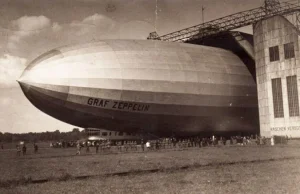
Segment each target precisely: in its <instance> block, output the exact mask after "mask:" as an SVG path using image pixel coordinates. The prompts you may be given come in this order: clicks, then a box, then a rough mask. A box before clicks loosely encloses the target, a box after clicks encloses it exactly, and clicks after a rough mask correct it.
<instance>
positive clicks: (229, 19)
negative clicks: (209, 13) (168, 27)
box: [148, 2, 300, 42]
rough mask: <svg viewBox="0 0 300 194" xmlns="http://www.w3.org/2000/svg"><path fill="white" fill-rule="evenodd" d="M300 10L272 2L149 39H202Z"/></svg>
mask: <svg viewBox="0 0 300 194" xmlns="http://www.w3.org/2000/svg"><path fill="white" fill-rule="evenodd" d="M299 10H300V6H299V5H297V4H292V3H286V2H285V3H280V5H278V4H276V3H275V4H271V5H270V6H269V7H267V8H266V6H265V7H259V8H255V9H251V10H247V11H243V12H239V13H236V14H232V15H229V16H225V17H222V18H219V19H216V20H212V21H209V22H205V23H202V24H199V25H196V26H192V27H189V28H186V29H182V30H179V31H176V32H173V33H169V34H166V35H163V36H156V37H155V36H149V37H148V39H153V40H163V41H171V42H185V41H191V40H194V39H200V40H201V39H203V38H206V37H210V36H214V35H217V34H219V33H222V32H226V31H229V30H233V29H236V28H240V27H244V26H247V25H251V24H254V23H256V22H258V21H260V20H262V19H266V18H269V17H272V16H275V15H289V14H292V13H295V12H299Z"/></svg>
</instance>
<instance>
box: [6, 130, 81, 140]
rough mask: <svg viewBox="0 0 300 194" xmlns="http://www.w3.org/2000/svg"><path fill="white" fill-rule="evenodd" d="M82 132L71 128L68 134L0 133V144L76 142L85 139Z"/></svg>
mask: <svg viewBox="0 0 300 194" xmlns="http://www.w3.org/2000/svg"><path fill="white" fill-rule="evenodd" d="M85 137H86V135H85V132H84V130H82V131H80V130H79V129H78V128H73V130H72V131H69V132H60V131H59V130H56V131H53V132H49V131H47V132H40V133H32V132H30V133H22V134H15V133H1V132H0V142H18V141H25V142H39V141H61V140H64V141H76V140H79V139H82V138H85Z"/></svg>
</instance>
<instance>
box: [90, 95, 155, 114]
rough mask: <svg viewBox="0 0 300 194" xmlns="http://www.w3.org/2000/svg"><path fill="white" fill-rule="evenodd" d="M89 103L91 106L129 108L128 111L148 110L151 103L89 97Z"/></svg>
mask: <svg viewBox="0 0 300 194" xmlns="http://www.w3.org/2000/svg"><path fill="white" fill-rule="evenodd" d="M87 104H88V105H89V106H96V107H101V108H110V109H118V110H128V111H136V112H147V111H149V109H150V105H147V104H142V103H133V102H121V101H115V100H103V99H99V98H88V100H87Z"/></svg>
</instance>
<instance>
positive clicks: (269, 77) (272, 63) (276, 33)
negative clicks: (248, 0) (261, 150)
mask: <svg viewBox="0 0 300 194" xmlns="http://www.w3.org/2000/svg"><path fill="white" fill-rule="evenodd" d="M253 30H254V32H253V34H254V51H255V63H256V80H257V91H258V104H259V119H260V132H261V136H265V137H270V136H272V135H284V136H286V135H287V136H289V137H300V116H299V101H300V97H299V92H300V61H299V59H300V53H299V42H300V41H299V40H300V37H299V34H300V33H299V30H298V29H297V28H296V27H295V26H294V25H293V24H292V23H290V22H289V21H288V20H287V19H286V18H284V17H282V16H274V17H272V18H268V19H265V20H262V21H260V22H258V23H256V24H255V25H254V26H253Z"/></svg>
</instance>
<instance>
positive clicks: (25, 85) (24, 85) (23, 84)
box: [17, 79, 30, 96]
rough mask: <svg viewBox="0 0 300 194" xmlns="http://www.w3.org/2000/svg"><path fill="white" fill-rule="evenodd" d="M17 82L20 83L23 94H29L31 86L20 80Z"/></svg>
mask: <svg viewBox="0 0 300 194" xmlns="http://www.w3.org/2000/svg"><path fill="white" fill-rule="evenodd" d="M17 82H18V83H19V85H20V87H21V89H22V91H23V93H24V94H25V96H26V94H27V93H28V91H29V89H30V85H29V84H26V83H25V82H24V81H21V80H20V79H18V80H17Z"/></svg>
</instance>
